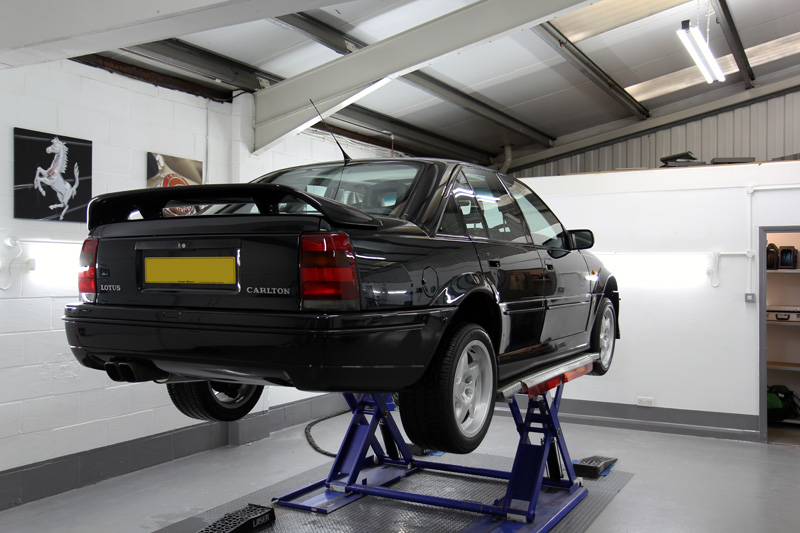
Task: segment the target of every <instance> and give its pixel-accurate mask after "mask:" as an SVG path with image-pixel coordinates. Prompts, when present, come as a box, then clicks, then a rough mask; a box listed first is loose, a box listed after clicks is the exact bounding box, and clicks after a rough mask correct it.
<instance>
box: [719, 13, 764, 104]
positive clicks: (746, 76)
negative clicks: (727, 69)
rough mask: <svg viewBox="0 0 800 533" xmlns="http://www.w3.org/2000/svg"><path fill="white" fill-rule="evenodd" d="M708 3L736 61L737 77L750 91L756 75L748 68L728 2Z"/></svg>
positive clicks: (748, 62)
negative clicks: (740, 78)
mask: <svg viewBox="0 0 800 533" xmlns="http://www.w3.org/2000/svg"><path fill="white" fill-rule="evenodd" d="M710 1H711V5H712V6H713V7H714V12H715V13H716V14H717V20H718V21H719V25H720V26H721V27H722V33H723V35H725V40H726V41H728V48H730V49H731V54H733V59H734V60H735V61H736V66H737V67H739V75H740V76H741V77H742V81H743V82H744V86H745V88H746V89H752V88H753V80H754V79H756V75H755V74H754V73H753V69H752V68H751V67H750V61H748V59H747V54H746V53H745V51H744V46H743V45H742V40H741V39H740V38H739V32H738V31H737V30H736V24H734V23H733V16H732V15H731V10H730V8H729V7H728V2H727V1H726V0H710Z"/></svg>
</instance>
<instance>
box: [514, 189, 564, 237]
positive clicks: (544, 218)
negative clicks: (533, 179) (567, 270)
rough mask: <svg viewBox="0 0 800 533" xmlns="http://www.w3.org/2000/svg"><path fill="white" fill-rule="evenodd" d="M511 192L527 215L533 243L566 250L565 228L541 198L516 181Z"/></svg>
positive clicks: (526, 219)
mask: <svg viewBox="0 0 800 533" xmlns="http://www.w3.org/2000/svg"><path fill="white" fill-rule="evenodd" d="M509 190H510V191H511V195H512V196H513V197H514V199H515V200H516V201H517V203H518V204H519V207H520V209H522V213H523V214H524V215H525V221H526V222H527V223H528V228H529V229H530V230H531V236H532V237H533V243H534V244H537V245H539V246H547V247H548V248H562V249H563V248H566V247H567V241H566V234H565V232H564V227H563V226H562V225H561V222H559V221H558V219H557V218H556V216H555V215H554V214H553V212H552V211H550V208H549V207H547V205H545V203H544V202H543V201H542V200H541V198H539V197H538V196H536V194H535V193H534V192H533V191H532V190H530V189H529V188H528V187H526V186H525V185H524V184H523V183H521V182H519V181H516V180H514V181H513V182H512V183H510V184H509Z"/></svg>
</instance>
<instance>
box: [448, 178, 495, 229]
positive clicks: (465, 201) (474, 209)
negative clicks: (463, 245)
mask: <svg viewBox="0 0 800 533" xmlns="http://www.w3.org/2000/svg"><path fill="white" fill-rule="evenodd" d="M451 203H452V211H451V214H452V216H455V218H457V219H459V220H460V222H458V224H460V225H461V227H463V228H464V229H465V230H466V234H467V235H469V236H470V237H481V238H484V239H488V238H489V232H488V231H487V229H486V220H485V219H484V218H483V213H481V208H480V206H479V205H478V200H477V199H476V198H475V193H474V192H473V191H472V187H470V186H469V183H467V180H466V178H464V174H463V173H462V172H459V173H458V174H457V175H456V179H455V183H453V190H452V192H451V193H450V197H449V199H448V206H447V209H448V210H450V209H451V205H450V204H451ZM445 217H447V213H445ZM442 222H443V223H444V219H443V221H442ZM461 235H464V233H461Z"/></svg>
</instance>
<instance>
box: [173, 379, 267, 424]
mask: <svg viewBox="0 0 800 533" xmlns="http://www.w3.org/2000/svg"><path fill="white" fill-rule="evenodd" d="M263 390H264V386H263V385H245V384H242V383H228V382H224V381H192V382H189V383H167V391H168V392H169V397H170V399H171V400H172V403H173V404H175V407H177V408H178V410H179V411H180V412H181V413H183V414H185V415H186V416H188V417H190V418H196V419H198V420H215V421H220V422H233V421H234V420H239V419H240V418H242V417H244V416H245V415H246V414H247V413H249V412H250V411H251V410H252V409H253V407H255V405H256V403H258V400H259V398H261V392H262V391H263Z"/></svg>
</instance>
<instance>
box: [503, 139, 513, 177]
mask: <svg viewBox="0 0 800 533" xmlns="http://www.w3.org/2000/svg"><path fill="white" fill-rule="evenodd" d="M503 154H504V156H505V158H504V159H503V164H502V165H500V172H502V173H503V174H505V173H506V172H508V169H509V168H511V160H512V159H513V157H512V155H511V145H510V144H507V145H505V146H503Z"/></svg>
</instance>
